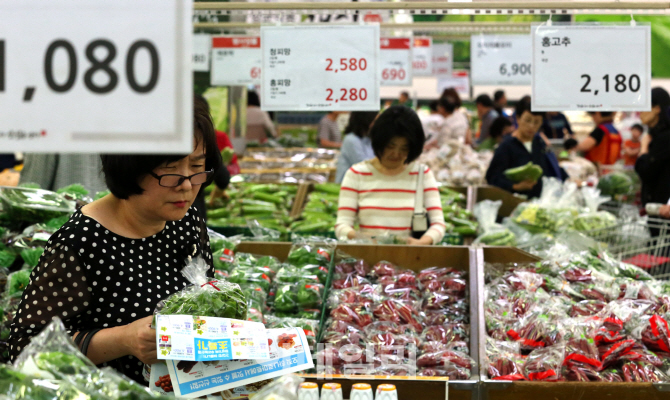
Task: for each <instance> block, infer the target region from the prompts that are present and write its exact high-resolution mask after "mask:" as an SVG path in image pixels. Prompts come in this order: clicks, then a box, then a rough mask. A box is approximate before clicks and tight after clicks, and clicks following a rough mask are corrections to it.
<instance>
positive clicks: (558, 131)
mask: <svg viewBox="0 0 670 400" xmlns="http://www.w3.org/2000/svg"><path fill="white" fill-rule="evenodd" d="M541 130H542V132H544V135H545V136H546V137H547V138H548V139H563V138H568V137H572V127H571V126H570V121H568V119H567V118H566V117H565V114H563V113H560V112H557V111H550V112H547V113H546V114H545V116H544V121H543V122H542V128H541Z"/></svg>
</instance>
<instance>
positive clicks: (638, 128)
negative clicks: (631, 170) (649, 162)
mask: <svg viewBox="0 0 670 400" xmlns="http://www.w3.org/2000/svg"><path fill="white" fill-rule="evenodd" d="M643 133H644V127H643V126H642V125H640V124H635V125H633V126H631V127H630V139H628V140H626V141H625V142H623V164H624V165H625V166H626V167H635V162H636V161H637V157H638V156H639V155H640V147H641V145H642V143H640V138H641V137H642V134H643Z"/></svg>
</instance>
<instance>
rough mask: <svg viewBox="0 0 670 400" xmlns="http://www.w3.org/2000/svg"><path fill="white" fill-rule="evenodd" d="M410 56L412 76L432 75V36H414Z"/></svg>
mask: <svg viewBox="0 0 670 400" xmlns="http://www.w3.org/2000/svg"><path fill="white" fill-rule="evenodd" d="M412 58H413V60H412V70H413V73H414V76H431V75H433V38H432V37H429V36H420V37H415V38H414V47H413V48H412Z"/></svg>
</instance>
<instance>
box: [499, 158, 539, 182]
mask: <svg viewBox="0 0 670 400" xmlns="http://www.w3.org/2000/svg"><path fill="white" fill-rule="evenodd" d="M542 173H543V172H542V168H541V167H540V166H539V165H537V164H533V162H532V161H529V162H528V164H526V165H522V166H520V167H516V168H510V169H507V170H505V172H504V174H505V176H506V177H507V179H509V180H511V181H512V182H522V181H527V180H528V181H537V180H538V179H540V177H541V176H542Z"/></svg>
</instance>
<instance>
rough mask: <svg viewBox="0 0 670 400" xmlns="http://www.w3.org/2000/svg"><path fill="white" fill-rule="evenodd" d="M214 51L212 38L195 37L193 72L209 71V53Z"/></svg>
mask: <svg viewBox="0 0 670 400" xmlns="http://www.w3.org/2000/svg"><path fill="white" fill-rule="evenodd" d="M211 50H212V36H211V35H205V34H195V35H193V71H196V72H207V71H209V52H210V51H211Z"/></svg>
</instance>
